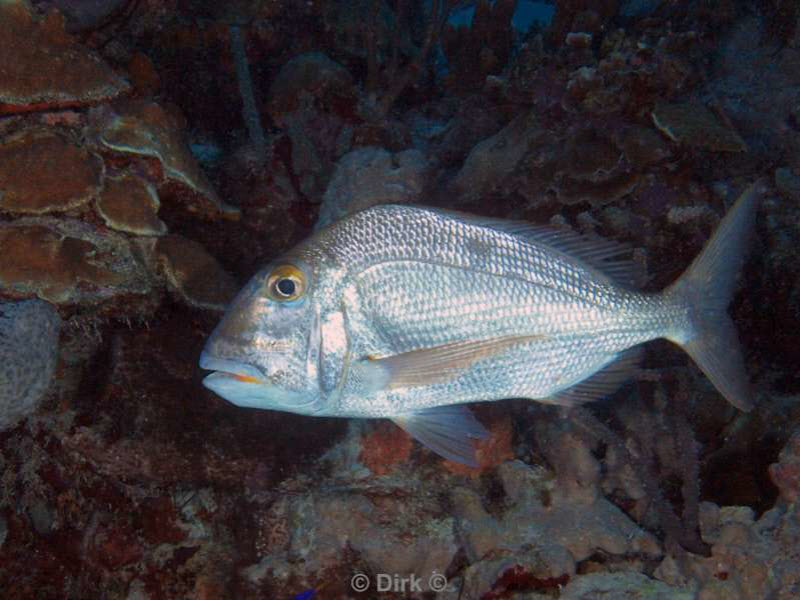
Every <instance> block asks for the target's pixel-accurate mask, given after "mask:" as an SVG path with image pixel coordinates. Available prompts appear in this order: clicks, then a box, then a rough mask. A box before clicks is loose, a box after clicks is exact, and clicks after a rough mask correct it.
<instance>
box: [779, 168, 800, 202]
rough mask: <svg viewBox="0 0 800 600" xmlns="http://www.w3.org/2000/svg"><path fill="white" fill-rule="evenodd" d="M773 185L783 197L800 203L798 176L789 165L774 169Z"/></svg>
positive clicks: (799, 181) (799, 177) (799, 178)
mask: <svg viewBox="0 0 800 600" xmlns="http://www.w3.org/2000/svg"><path fill="white" fill-rule="evenodd" d="M775 187H776V188H778V191H779V192H780V193H781V195H782V196H783V197H784V198H786V199H787V200H791V201H792V202H795V203H796V204H798V205H800V176H797V175H795V174H794V173H793V172H792V170H791V169H790V168H789V167H781V168H780V169H775Z"/></svg>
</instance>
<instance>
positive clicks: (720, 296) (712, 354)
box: [668, 183, 759, 410]
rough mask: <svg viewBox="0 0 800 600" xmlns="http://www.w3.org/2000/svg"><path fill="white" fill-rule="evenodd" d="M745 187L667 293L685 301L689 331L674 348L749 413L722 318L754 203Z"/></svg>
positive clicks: (733, 344)
mask: <svg viewBox="0 0 800 600" xmlns="http://www.w3.org/2000/svg"><path fill="white" fill-rule="evenodd" d="M758 185H759V184H758V183H756V184H753V185H751V186H750V187H749V188H747V190H745V191H744V193H743V194H742V195H741V196H739V199H738V200H737V201H736V203H735V204H734V205H733V207H732V208H731V209H730V210H729V211H728V214H727V215H725V218H723V219H722V222H721V223H720V224H719V227H717V230H716V231H715V232H714V235H713V236H712V237H711V240H709V242H708V244H707V245H706V247H705V248H704V249H703V251H702V252H701V253H700V255H699V256H698V257H697V258H695V260H694V262H693V263H692V264H691V266H690V267H689V268H688V269H687V270H686V272H685V273H684V274H683V275H682V276H681V278H680V279H678V281H676V282H675V283H674V284H673V285H672V286H671V288H670V289H669V291H668V293H670V294H675V295H676V296H678V297H681V298H682V299H683V300H684V301H688V303H689V306H690V307H691V311H690V315H691V321H692V327H691V330H690V331H689V332H687V333H686V335H685V336H683V337H682V338H681V339H678V338H675V339H673V341H675V342H677V343H678V344H680V345H681V346H682V347H683V348H684V350H686V352H688V353H689V355H690V356H691V357H692V359H693V360H694V362H695V363H697V366H699V367H700V368H701V369H702V370H703V372H704V373H705V374H706V376H707V377H708V378H709V379H710V380H711V382H712V383H713V384H714V385H715V386H716V388H717V389H718V390H719V391H720V393H721V394H722V395H723V396H725V398H726V399H727V400H728V402H730V403H731V404H733V405H734V406H735V407H737V408H739V409H740V410H750V408H752V406H753V404H752V400H751V394H750V385H749V382H748V380H747V374H746V372H745V368H744V359H743V358H742V352H741V349H740V347H739V339H738V337H737V335H736V329H735V328H734V326H733V322H732V321H731V319H730V317H729V316H728V313H727V307H728V304H729V303H730V301H731V297H732V296H733V292H734V289H735V286H736V275H737V273H738V272H739V269H740V268H741V265H742V262H743V261H744V256H745V253H746V251H747V246H748V238H749V234H750V231H751V230H752V227H753V223H754V221H755V216H756V207H757V204H758V196H759V192H758V189H757V188H758Z"/></svg>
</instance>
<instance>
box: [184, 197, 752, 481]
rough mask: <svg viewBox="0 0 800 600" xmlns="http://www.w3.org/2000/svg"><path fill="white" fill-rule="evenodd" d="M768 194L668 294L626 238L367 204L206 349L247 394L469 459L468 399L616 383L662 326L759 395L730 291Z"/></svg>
mask: <svg viewBox="0 0 800 600" xmlns="http://www.w3.org/2000/svg"><path fill="white" fill-rule="evenodd" d="M758 198H759V192H758V186H757V185H756V184H753V185H751V186H750V187H749V188H747V189H746V190H745V191H744V192H743V193H742V194H741V195H740V196H739V198H738V199H737V200H736V202H735V203H734V205H733V206H732V207H731V209H730V210H729V211H728V213H727V214H726V215H725V216H724V217H723V219H722V220H721V222H720V224H719V225H718V227H717V228H716V230H715V232H714V234H713V235H712V237H711V238H710V240H709V241H708V243H707V244H706V246H705V247H704V249H703V250H702V251H701V253H700V254H699V255H698V256H697V257H696V258H695V260H694V261H693V262H692V263H691V265H690V266H689V267H688V268H687V269H686V271H685V272H684V274H683V275H681V276H680V277H679V278H678V279H677V280H676V281H675V282H674V283H673V284H671V285H669V286H667V287H666V288H665V289H664V290H662V291H661V292H659V293H645V292H642V291H640V290H639V289H638V288H637V286H636V285H634V281H633V280H634V279H635V274H636V269H635V266H634V264H633V261H632V260H630V259H626V258H624V256H623V253H624V251H625V249H626V246H624V245H622V244H619V243H617V242H615V241H611V240H605V239H600V238H587V237H585V236H581V235H579V234H576V233H574V232H569V231H559V230H554V229H552V228H548V227H540V226H536V225H531V224H528V223H521V222H517V221H505V220H501V219H493V218H483V217H477V216H472V215H467V214H463V213H459V212H453V211H448V210H442V209H437V208H431V207H424V206H410V205H391V204H386V205H378V206H373V207H371V208H367V209H365V210H363V211H360V212H357V213H355V214H353V215H350V216H347V217H345V218H343V219H341V220H340V221H338V222H335V223H333V224H331V225H329V226H327V227H325V228H323V229H321V230H320V231H318V232H316V233H315V234H313V235H311V236H310V237H309V238H307V239H306V240H305V241H303V242H301V243H300V244H299V245H297V246H296V247H295V248H293V249H291V250H289V251H288V252H287V253H286V254H284V255H283V256H281V257H279V258H277V259H276V260H274V261H272V262H271V263H270V264H268V265H267V266H265V267H264V268H263V269H261V270H260V271H259V272H258V273H257V274H256V275H254V276H253V277H252V279H251V280H250V281H249V282H248V283H247V284H246V285H245V286H244V288H243V289H242V290H241V291H240V292H239V293H238V295H237V296H236V298H235V299H234V300H233V302H232V303H231V305H230V306H229V307H228V309H227V311H226V313H225V314H224V315H223V318H222V320H221V321H220V322H219V323H218V325H217V326H216V328H215V329H214V330H213V332H212V333H211V335H210V337H209V338H208V340H207V342H206V345H205V347H204V348H203V351H202V353H201V356H200V361H199V365H200V367H201V368H202V369H205V370H210V371H212V373H210V374H209V375H207V376H206V377H205V378H204V379H203V384H204V385H205V386H206V387H207V388H208V389H210V390H212V391H213V392H215V393H216V394H218V395H219V396H221V397H222V398H225V399H226V400H228V401H229V402H231V403H233V404H235V405H238V406H241V407H254V408H259V409H271V410H277V411H287V412H292V413H297V414H301V415H308V416H324V417H345V418H383V419H391V420H392V421H393V422H394V423H396V424H397V425H399V426H400V427H402V428H403V429H404V430H405V431H407V432H408V433H409V434H410V435H411V436H412V437H413V438H415V439H416V440H418V441H419V442H421V443H422V444H423V445H425V446H427V447H428V448H429V449H431V450H433V451H434V452H436V453H437V454H439V455H441V456H442V457H445V458H447V459H450V460H453V461H456V462H460V463H463V464H466V465H470V466H476V465H477V461H476V455H475V448H476V442H477V441H480V440H481V439H485V438H486V437H487V436H488V432H487V430H486V429H485V428H484V427H483V426H482V425H481V423H480V422H479V421H478V420H477V419H476V418H475V417H474V416H473V414H472V412H471V411H470V410H469V408H468V407H467V406H465V405H466V404H467V403H470V402H484V401H494V400H501V399H504V398H527V399H530V400H535V401H539V402H543V403H550V404H559V405H564V406H573V405H576V404H579V403H582V402H587V401H590V400H594V399H597V398H600V397H603V396H607V395H610V394H611V393H613V392H614V391H616V390H617V389H618V388H619V387H620V385H622V384H623V383H624V381H625V380H626V379H628V378H629V376H630V374H631V372H632V370H634V369H635V368H636V365H637V363H638V359H639V356H640V354H641V347H642V346H641V345H642V344H644V343H645V342H648V341H650V340H653V339H656V338H666V339H667V340H670V341H672V342H674V343H675V344H677V345H678V346H680V347H681V348H683V349H684V350H685V351H686V352H687V353H688V354H689V355H690V356H691V358H692V359H693V360H694V362H695V363H696V364H697V365H698V366H699V367H700V369H701V370H702V371H703V372H704V373H705V375H706V376H707V377H708V378H709V379H710V380H711V382H712V383H713V384H714V386H715V387H716V389H717V390H718V391H719V392H720V393H721V394H722V395H723V396H724V397H725V398H726V399H727V400H728V402H730V403H731V404H732V405H733V406H735V407H736V408H738V409H740V410H742V411H746V410H749V409H750V408H751V407H752V400H751V392H750V384H749V381H748V378H747V375H746V373H745V366H744V359H743V356H742V352H741V350H740V345H739V341H738V338H737V333H736V329H735V327H734V324H733V321H732V320H731V318H730V316H729V315H728V314H727V306H728V304H729V302H730V300H731V298H732V296H733V292H734V291H735V288H736V280H737V274H738V271H739V270H740V267H741V264H742V262H743V261H744V258H745V253H746V248H747V245H748V237H749V235H750V232H751V230H752V224H753V221H754V219H755V215H756V211H757V204H758Z"/></svg>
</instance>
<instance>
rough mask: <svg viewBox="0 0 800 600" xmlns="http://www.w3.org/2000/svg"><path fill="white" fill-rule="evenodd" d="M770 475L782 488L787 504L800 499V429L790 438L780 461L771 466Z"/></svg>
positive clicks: (778, 486) (782, 494)
mask: <svg viewBox="0 0 800 600" xmlns="http://www.w3.org/2000/svg"><path fill="white" fill-rule="evenodd" d="M769 477H770V479H771V480H772V483H774V484H775V486H776V487H777V488H778V490H780V497H781V499H782V500H783V501H784V502H786V504H792V503H796V502H797V500H798V499H800V429H797V430H796V431H795V432H794V433H793V434H792V437H791V438H789V441H788V443H787V444H786V446H785V447H784V448H783V450H781V453H780V456H779V457H778V462H777V463H774V464H771V465H770V466H769Z"/></svg>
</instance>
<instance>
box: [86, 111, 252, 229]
mask: <svg viewBox="0 0 800 600" xmlns="http://www.w3.org/2000/svg"><path fill="white" fill-rule="evenodd" d="M183 127H184V123H183V122H182V120H181V118H179V117H178V116H176V115H174V114H171V113H170V112H168V111H167V110H165V109H164V108H163V107H161V106H159V105H158V104H156V103H155V102H152V101H149V100H132V101H129V102H126V103H125V104H123V105H122V106H120V107H119V108H118V109H111V108H110V107H107V106H104V107H99V108H97V109H93V110H92V112H91V113H90V137H91V138H93V139H94V140H95V141H96V142H97V144H98V145H99V146H100V148H101V149H105V150H106V151H109V150H110V151H113V152H119V153H122V154H127V155H134V156H145V157H152V158H155V159H157V160H158V162H159V164H160V165H161V168H162V169H163V175H164V178H165V179H166V180H167V182H172V183H175V184H177V185H178V186H180V187H181V188H183V190H186V191H187V192H189V193H188V194H181V199H182V200H185V201H186V210H188V211H189V212H192V213H197V214H199V215H201V216H204V217H207V218H216V217H220V216H222V217H225V218H230V219H236V218H238V217H239V209H237V208H235V207H233V206H229V205H227V204H225V203H224V202H222V200H220V199H219V197H218V196H217V193H216V191H214V188H213V187H212V186H211V183H210V182H209V181H208V179H207V178H206V176H205V174H204V173H203V171H202V170H201V168H200V165H199V164H198V163H197V161H196V160H195V158H194V156H193V155H192V153H191V151H190V150H189V146H188V145H187V144H186V143H185V142H184V140H183V138H182V136H183Z"/></svg>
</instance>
